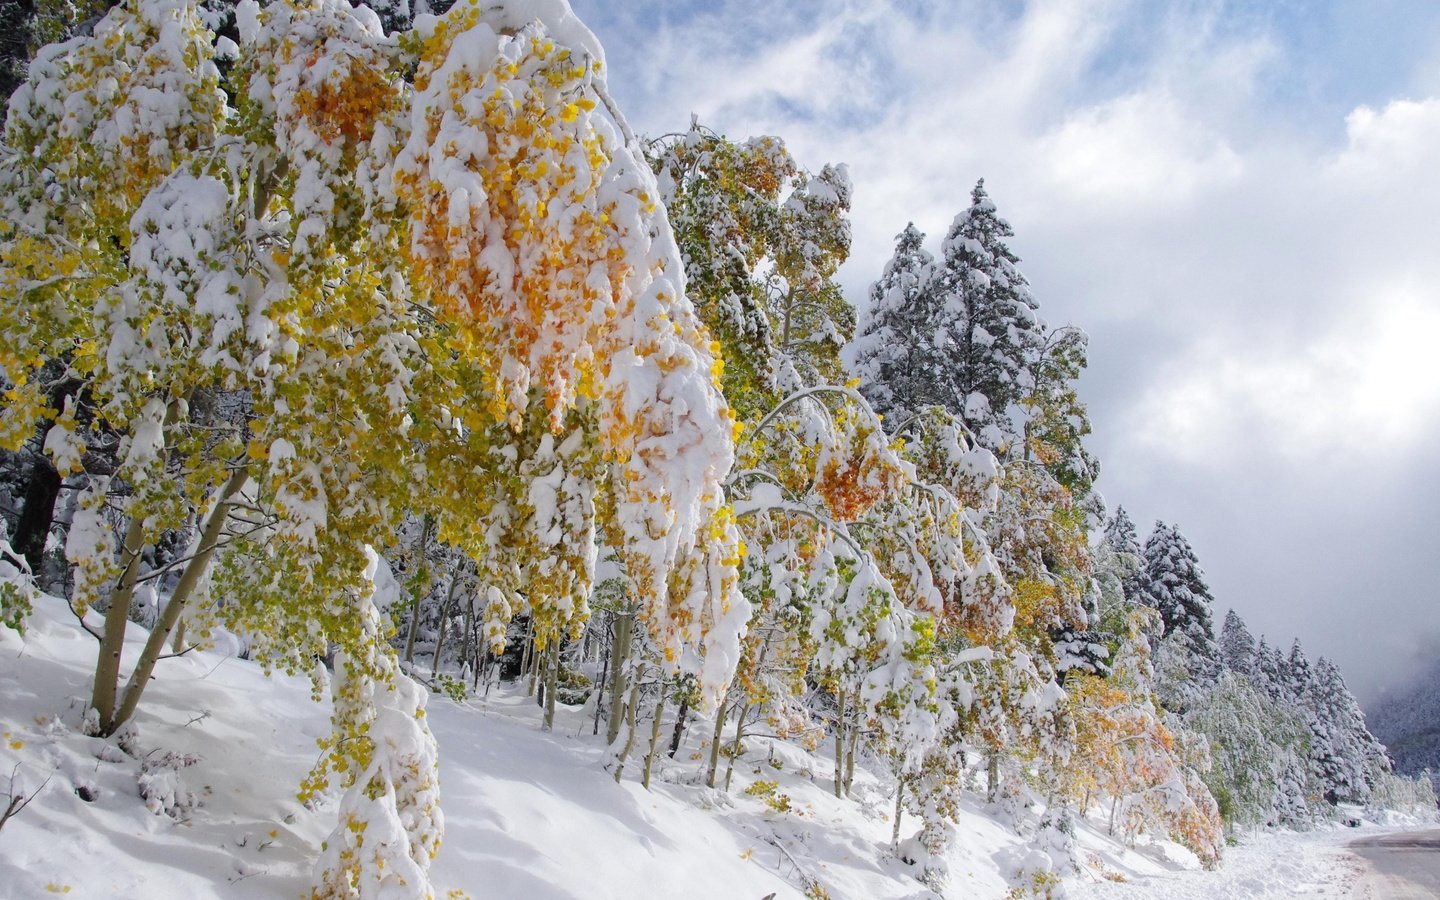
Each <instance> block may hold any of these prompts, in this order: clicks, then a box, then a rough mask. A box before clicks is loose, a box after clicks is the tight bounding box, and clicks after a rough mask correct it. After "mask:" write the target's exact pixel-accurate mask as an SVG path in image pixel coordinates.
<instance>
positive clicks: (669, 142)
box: [646, 121, 854, 421]
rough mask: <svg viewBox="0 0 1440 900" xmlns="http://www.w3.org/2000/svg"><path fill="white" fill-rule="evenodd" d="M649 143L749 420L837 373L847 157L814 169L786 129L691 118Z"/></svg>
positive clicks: (842, 327)
mask: <svg viewBox="0 0 1440 900" xmlns="http://www.w3.org/2000/svg"><path fill="white" fill-rule="evenodd" d="M646 153H647V155H648V158H649V160H650V164H651V166H652V167H653V168H654V169H655V172H656V175H657V177H658V179H659V183H660V187H661V196H662V198H663V199H664V201H665V204H666V206H667V208H668V209H669V212H670V216H671V220H672V221H673V222H674V225H675V231H676V238H677V240H678V241H679V244H680V249H681V253H682V255H683V257H684V259H685V273H686V280H687V287H688V290H689V291H690V292H691V293H692V294H693V296H694V297H695V303H696V307H697V310H698V312H699V314H700V316H701V318H702V319H703V320H704V321H705V322H706V324H707V325H708V326H709V327H710V329H711V330H712V332H713V333H714V334H715V335H716V337H717V339H718V340H719V342H720V345H721V348H722V351H723V355H724V358H725V361H726V368H725V372H724V374H723V376H722V378H723V383H724V387H725V394H726V397H727V398H729V399H730V401H731V402H732V403H733V404H734V405H735V408H736V410H737V411H739V412H740V414H741V419H742V421H745V420H749V419H750V418H752V417H753V418H757V419H758V418H759V417H762V416H764V415H765V414H766V413H767V412H768V411H769V410H770V409H771V408H772V407H773V406H774V405H775V404H777V403H779V402H780V401H781V400H782V399H783V398H784V397H785V396H787V395H789V394H791V393H794V392H796V391H799V390H803V389H804V388H807V387H816V386H819V385H822V384H838V383H839V382H840V381H841V380H842V374H843V373H842V368H841V364H840V357H839V353H840V349H841V348H842V347H843V346H844V345H845V343H846V342H847V341H849V340H850V337H851V334H852V332H853V330H854V312H853V310H852V309H851V307H850V305H849V304H848V303H847V302H846V301H845V299H844V297H843V296H842V294H841V291H840V286H839V284H838V283H837V282H836V281H835V272H836V270H837V269H838V267H839V265H840V264H841V263H842V262H844V261H845V258H846V256H847V255H848V254H849V252H850V223H849V220H848V214H849V209H850V193H851V187H850V180H849V175H848V174H847V172H846V169H845V167H844V166H832V165H825V166H823V167H821V169H820V172H819V173H818V174H810V173H808V172H806V171H804V170H802V169H801V168H800V166H799V165H798V164H797V163H796V162H795V160H794V159H793V158H792V157H791V156H790V154H789V152H788V151H787V150H786V149H785V145H784V143H783V142H782V141H781V140H780V139H779V138H775V137H759V138H750V139H748V140H746V141H742V142H736V141H731V140H729V139H728V138H726V137H724V136H723V135H720V134H717V133H715V132H714V131H712V130H710V129H708V128H705V127H704V126H702V125H700V124H699V123H698V122H694V121H692V122H691V125H690V129H689V131H687V132H686V133H684V134H679V135H670V136H667V137H664V138H660V139H658V140H655V141H652V142H651V143H650V144H649V145H648V147H647V149H646Z"/></svg>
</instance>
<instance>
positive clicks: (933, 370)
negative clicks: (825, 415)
mask: <svg viewBox="0 0 1440 900" xmlns="http://www.w3.org/2000/svg"><path fill="white" fill-rule="evenodd" d="M924 242H925V235H923V234H921V233H920V231H919V230H918V229H916V227H915V226H914V225H913V224H910V225H906V226H905V230H904V231H902V232H901V233H900V234H899V236H898V237H897V238H896V243H895V253H894V255H893V256H891V258H890V261H889V262H887V263H886V264H885V271H884V272H883V273H881V275H880V278H879V280H877V281H876V282H875V283H874V284H872V285H871V286H870V303H869V305H868V306H867V307H865V310H864V312H863V314H862V318H861V325H860V331H859V334H858V336H857V337H856V339H855V348H854V351H853V352H854V356H855V363H854V366H853V371H854V373H855V375H856V377H858V378H859V379H860V390H861V392H862V393H863V394H865V396H866V397H867V398H868V399H869V400H870V403H871V404H872V405H873V406H874V407H875V411H876V412H878V413H880V414H881V415H882V416H885V417H886V418H887V420H888V421H889V422H890V427H891V428H895V427H898V426H899V425H901V424H903V423H904V421H905V420H906V419H907V418H909V417H910V416H912V415H914V414H915V413H916V412H918V411H919V410H921V409H924V408H925V407H926V406H932V405H933V406H940V407H943V408H945V409H948V410H951V411H958V410H960V409H961V408H962V403H961V400H962V398H961V397H959V396H958V395H956V393H955V383H954V377H955V371H956V367H955V365H954V360H953V358H952V348H951V346H950V340H951V335H950V332H949V330H948V328H947V327H946V322H945V319H944V317H943V316H942V309H941V306H940V303H939V297H938V295H937V293H936V291H935V259H934V257H932V256H931V255H930V254H929V253H928V252H926V250H925V247H924Z"/></svg>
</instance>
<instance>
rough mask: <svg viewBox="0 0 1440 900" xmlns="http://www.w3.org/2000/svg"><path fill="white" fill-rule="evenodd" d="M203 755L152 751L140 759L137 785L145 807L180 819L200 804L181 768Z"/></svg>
mask: <svg viewBox="0 0 1440 900" xmlns="http://www.w3.org/2000/svg"><path fill="white" fill-rule="evenodd" d="M199 761H200V757H198V756H195V755H193V754H189V753H176V752H174V751H173V750H166V751H165V752H164V753H154V752H152V753H149V754H147V755H146V756H145V758H144V759H142V760H140V774H139V775H137V776H136V779H135V782H136V786H137V787H138V788H139V791H140V799H142V800H144V801H145V808H146V809H148V810H150V811H151V812H152V813H154V814H155V815H157V816H162V815H163V816H169V817H170V818H172V819H174V820H175V821H177V822H179V821H182V820H183V819H185V818H187V817H188V816H189V813H190V810H192V809H194V808H195V807H197V806H199V805H200V798H199V797H198V796H196V794H195V792H194V791H191V790H188V789H187V788H186V787H185V783H184V782H183V781H181V780H180V770H181V769H185V768H188V767H190V766H193V765H195V764H196V763H197V762H199Z"/></svg>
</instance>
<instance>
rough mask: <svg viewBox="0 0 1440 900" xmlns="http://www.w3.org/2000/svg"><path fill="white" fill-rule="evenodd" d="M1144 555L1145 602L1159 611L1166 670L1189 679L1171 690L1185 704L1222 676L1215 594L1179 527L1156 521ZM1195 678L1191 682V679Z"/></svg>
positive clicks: (1146, 542)
mask: <svg viewBox="0 0 1440 900" xmlns="http://www.w3.org/2000/svg"><path fill="white" fill-rule="evenodd" d="M1144 559H1145V571H1144V575H1143V578H1144V598H1145V602H1146V603H1147V604H1148V605H1150V606H1151V607H1153V608H1154V609H1156V610H1157V611H1158V612H1159V613H1160V616H1161V620H1162V621H1163V623H1164V626H1165V627H1164V631H1163V636H1164V638H1165V640H1166V642H1167V643H1169V644H1170V650H1169V651H1168V652H1169V654H1170V655H1171V656H1172V657H1173V659H1172V660H1170V661H1168V662H1167V663H1166V665H1165V666H1162V668H1166V667H1167V666H1168V667H1169V669H1168V670H1169V671H1172V672H1181V671H1183V672H1184V673H1185V675H1186V681H1187V683H1186V684H1183V685H1178V684H1177V685H1175V686H1174V687H1175V688H1176V689H1177V690H1176V691H1175V692H1174V693H1173V694H1172V696H1174V697H1176V698H1177V699H1179V700H1180V702H1181V703H1183V702H1184V700H1183V697H1185V696H1188V695H1190V694H1191V693H1193V691H1194V689H1196V688H1203V687H1204V686H1205V685H1207V684H1209V683H1211V682H1213V681H1214V679H1215V678H1216V677H1217V676H1218V675H1219V671H1220V648H1219V646H1218V645H1217V644H1216V642H1215V629H1214V625H1213V624H1212V619H1211V612H1210V608H1211V606H1212V604H1213V603H1214V598H1213V597H1212V596H1211V595H1210V588H1209V587H1208V586H1206V584H1205V577H1204V574H1203V573H1202V572H1201V570H1200V563H1199V561H1198V560H1197V559H1196V558H1195V551H1194V550H1192V549H1191V548H1190V542H1189V541H1187V540H1185V536H1184V535H1182V534H1181V533H1180V529H1178V528H1176V527H1174V526H1171V525H1166V524H1165V523H1164V522H1156V523H1155V530H1154V531H1153V532H1151V534H1150V537H1149V538H1147V539H1146V541H1145V550H1144ZM1191 679H1193V681H1194V683H1193V684H1190V683H1188V682H1189V680H1191ZM1162 680H1163V679H1162Z"/></svg>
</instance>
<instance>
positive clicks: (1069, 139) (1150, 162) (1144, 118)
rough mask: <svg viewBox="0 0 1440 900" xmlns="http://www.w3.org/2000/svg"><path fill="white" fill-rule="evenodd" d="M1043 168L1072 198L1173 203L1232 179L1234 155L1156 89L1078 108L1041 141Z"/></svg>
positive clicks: (1238, 167) (1237, 164) (1236, 168)
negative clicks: (1081, 108)
mask: <svg viewBox="0 0 1440 900" xmlns="http://www.w3.org/2000/svg"><path fill="white" fill-rule="evenodd" d="M1041 147H1042V149H1041V154H1042V157H1043V159H1044V164H1045V173H1044V174H1045V175H1046V177H1047V178H1048V179H1049V181H1050V184H1051V185H1052V186H1053V187H1054V190H1055V191H1056V192H1057V193H1059V194H1061V195H1062V196H1064V197H1065V198H1066V199H1067V200H1068V201H1069V202H1071V203H1075V204H1086V205H1091V204H1096V203H1099V204H1106V205H1120V206H1122V207H1124V208H1126V209H1129V208H1132V207H1134V206H1135V205H1137V201H1139V202H1140V203H1143V204H1144V205H1145V206H1147V207H1149V208H1150V209H1151V210H1159V209H1165V208H1173V207H1175V206H1179V205H1184V204H1186V203H1187V202H1189V201H1191V200H1193V199H1194V197H1195V196H1196V195H1197V194H1198V193H1199V192H1200V191H1203V190H1207V189H1214V188H1215V187H1217V186H1221V185H1224V184H1227V183H1233V182H1234V181H1236V180H1237V179H1238V178H1239V177H1240V176H1241V175H1242V174H1243V172H1244V166H1243V163H1242V161H1241V158H1240V157H1239V155H1238V154H1236V153H1235V151H1234V150H1232V149H1231V148H1230V147H1229V146H1228V145H1227V144H1226V142H1225V140H1224V139H1223V138H1222V137H1220V136H1219V135H1217V134H1215V133H1213V132H1211V131H1209V130H1208V129H1206V128H1205V127H1204V125H1203V124H1202V123H1200V122H1198V121H1196V120H1195V119H1193V118H1190V117H1187V116H1186V115H1185V111H1184V110H1183V109H1182V108H1181V107H1180V105H1179V104H1178V103H1177V102H1176V101H1175V100H1174V98H1172V97H1170V96H1168V95H1167V94H1166V93H1164V92H1151V93H1136V94H1129V95H1127V96H1124V97H1120V98H1117V99H1115V100H1111V101H1108V102H1106V103H1104V104H1101V105H1098V106H1094V107H1089V108H1086V109H1083V110H1079V111H1077V112H1075V113H1073V114H1071V115H1070V116H1068V117H1067V118H1066V119H1065V121H1064V123H1063V124H1062V125H1061V126H1060V127H1059V128H1058V129H1056V130H1055V131H1053V132H1051V133H1050V134H1049V135H1047V136H1046V137H1045V138H1044V139H1043V140H1042V143H1041Z"/></svg>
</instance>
